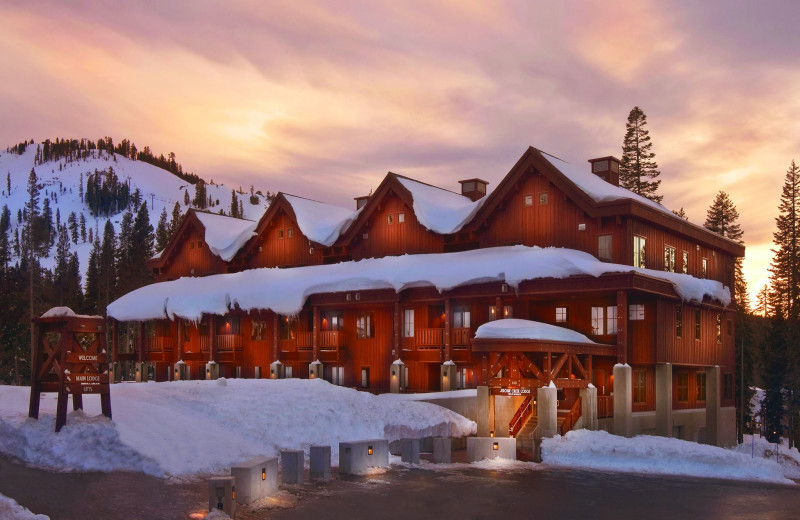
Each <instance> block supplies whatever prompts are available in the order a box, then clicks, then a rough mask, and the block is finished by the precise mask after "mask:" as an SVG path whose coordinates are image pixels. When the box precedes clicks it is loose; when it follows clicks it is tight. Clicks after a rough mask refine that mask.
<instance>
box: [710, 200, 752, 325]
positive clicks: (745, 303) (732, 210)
mask: <svg viewBox="0 0 800 520" xmlns="http://www.w3.org/2000/svg"><path fill="white" fill-rule="evenodd" d="M703 226H705V227H706V229H709V230H710V231H713V232H714V233H716V234H718V235H721V236H723V237H725V238H729V239H731V240H733V241H735V242H738V243H740V244H744V240H742V236H743V235H744V232H743V231H742V226H741V225H740V224H739V212H738V211H737V210H736V205H735V204H734V203H733V201H731V199H730V196H729V195H728V194H727V193H725V192H724V191H720V192H719V193H717V196H716V197H715V198H714V202H712V203H711V206H710V207H709V208H708V211H707V213H706V221H705V223H704V224H703ZM733 289H734V296H735V299H736V305H737V307H738V308H740V309H741V310H742V311H743V312H745V313H749V312H750V297H749V296H748V295H747V281H746V280H745V278H744V273H743V272H742V259H741V258H737V259H736V264H735V267H734V287H733Z"/></svg>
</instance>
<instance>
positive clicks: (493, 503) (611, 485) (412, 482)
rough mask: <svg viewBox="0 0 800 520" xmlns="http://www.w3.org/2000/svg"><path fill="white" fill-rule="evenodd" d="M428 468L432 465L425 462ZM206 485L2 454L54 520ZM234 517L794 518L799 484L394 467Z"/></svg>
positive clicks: (96, 516)
mask: <svg viewBox="0 0 800 520" xmlns="http://www.w3.org/2000/svg"><path fill="white" fill-rule="evenodd" d="M427 467H428V468H430V467H431V466H427ZM206 489H207V488H206V483H205V481H200V482H194V483H183V484H168V483H166V482H165V481H163V480H159V479H155V478H152V477H147V476H145V475H142V474H138V473H110V474H107V473H52V472H48V471H43V470H38V469H32V468H27V467H24V466H22V465H19V464H16V463H13V462H11V461H8V460H5V459H0V493H3V494H5V495H7V496H11V497H12V498H14V499H15V500H17V501H18V502H19V503H21V504H22V505H24V506H26V507H28V508H29V509H31V510H32V511H33V512H35V513H42V514H46V515H49V516H50V517H51V518H52V519H53V520H62V519H63V520H72V519H92V520H100V519H108V520H115V519H126V520H131V519H138V518H142V519H162V518H163V519H184V518H202V515H201V512H202V511H203V509H204V506H205V505H206V504H207V502H206V494H205V493H206ZM259 506H260V507H261V508H262V509H259V510H240V512H239V514H237V518H240V519H242V518H243V519H264V518H270V519H271V518H275V519H299V518H303V519H306V518H315V519H328V518H331V519H336V518H347V519H358V518H370V519H375V518H380V519H402V520H409V519H418V518H438V519H443V518H458V519H493V520H494V519H497V518H542V519H548V520H549V519H553V518H563V519H571V518H591V519H593V520H602V519H614V520H619V519H626V518H648V519H660V518H664V519H667V518H669V519H670V520H674V519H675V518H681V519H692V518H697V519H704V520H708V519H717V518H719V519H733V520H738V519H776V520H777V519H797V518H800V486H784V485H773V484H758V483H751V482H737V481H721V480H708V479H692V478H685V477H664V476H652V475H635V474H622V473H603V472H589V471H578V470H566V469H553V468H548V467H543V466H536V468H535V469H527V468H526V469H503V470H487V469H476V468H473V467H463V468H461V467H457V469H450V470H448V471H432V470H430V469H409V468H405V467H396V466H395V467H393V469H392V470H390V471H387V472H385V473H382V474H376V475H372V476H368V477H346V478H341V479H334V480H332V481H329V482H327V483H322V484H320V483H315V484H306V485H304V486H290V487H286V488H284V489H282V490H281V492H280V493H279V494H278V495H277V496H275V497H272V498H270V499H267V500H265V501H264V502H262V503H260V504H259Z"/></svg>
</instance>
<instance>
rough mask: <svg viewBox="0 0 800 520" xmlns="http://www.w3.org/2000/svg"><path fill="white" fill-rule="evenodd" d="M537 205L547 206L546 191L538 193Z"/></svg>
mask: <svg viewBox="0 0 800 520" xmlns="http://www.w3.org/2000/svg"><path fill="white" fill-rule="evenodd" d="M539 204H541V205H545V204H547V192H546V191H540V192H539Z"/></svg>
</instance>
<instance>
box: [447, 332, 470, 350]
mask: <svg viewBox="0 0 800 520" xmlns="http://www.w3.org/2000/svg"><path fill="white" fill-rule="evenodd" d="M450 338H451V341H450V345H452V347H453V348H454V349H457V350H461V349H468V348H469V340H470V338H472V329H470V328H469V327H461V328H458V329H453V330H452V331H450Z"/></svg>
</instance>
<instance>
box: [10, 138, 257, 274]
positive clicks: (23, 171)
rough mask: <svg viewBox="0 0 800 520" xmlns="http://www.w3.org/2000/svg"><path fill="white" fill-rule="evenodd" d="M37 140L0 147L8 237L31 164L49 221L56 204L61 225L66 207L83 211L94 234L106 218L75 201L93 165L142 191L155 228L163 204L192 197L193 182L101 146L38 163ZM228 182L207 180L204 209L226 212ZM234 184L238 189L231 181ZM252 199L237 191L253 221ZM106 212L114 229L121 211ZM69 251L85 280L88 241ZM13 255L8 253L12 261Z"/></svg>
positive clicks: (47, 262) (44, 261) (169, 208)
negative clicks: (18, 149)
mask: <svg viewBox="0 0 800 520" xmlns="http://www.w3.org/2000/svg"><path fill="white" fill-rule="evenodd" d="M36 147H37V145H30V146H28V147H27V148H26V150H25V151H24V152H23V153H22V154H21V155H17V154H16V153H13V152H6V151H4V150H2V151H0V185H1V186H2V192H0V193H1V194H0V208H2V206H3V205H7V206H8V208H9V210H11V223H12V224H11V232H10V236H11V238H12V241H13V237H14V233H15V231H16V229H17V228H18V227H19V226H20V223H19V221H18V220H17V212H18V211H19V210H21V209H22V208H23V207H24V206H25V202H26V201H27V199H28V192H27V183H28V176H29V174H30V171H31V168H34V170H35V172H36V175H37V177H38V179H39V184H40V186H41V187H42V189H41V197H40V205H41V203H42V202H43V201H44V199H45V198H46V197H49V198H50V204H51V207H52V210H53V220H54V222H55V214H56V209H58V210H59V211H60V213H61V223H62V224H64V223H65V222H66V221H67V218H68V217H69V214H70V213H71V212H73V211H74V212H75V214H76V216H77V217H78V218H80V215H81V214H83V215H84V217H85V218H86V228H87V232H88V229H89V228H92V229H94V234H95V235H97V233H98V231H99V232H100V233H101V234H102V232H103V226H104V225H105V221H106V217H98V218H95V217H93V216H92V214H91V212H90V211H89V207H88V206H87V205H86V204H85V203H84V202H82V201H81V198H80V192H81V190H80V184H81V176H82V177H83V184H84V186H83V187H84V189H85V188H86V186H85V184H86V180H87V177H88V174H89V173H93V172H94V171H95V170H98V171H101V170H106V169H108V167H109V166H110V167H112V168H113V169H114V172H115V173H116V175H117V177H118V178H119V181H120V182H121V183H129V185H130V191H131V193H132V192H133V191H135V190H136V189H139V190H140V192H141V193H142V200H145V201H147V203H148V205H147V209H148V211H149V215H150V223H151V224H152V225H153V228H154V229H155V227H156V225H157V224H158V218H159V216H160V215H161V211H162V209H164V208H166V210H167V214H168V215H171V214H172V208H173V206H174V204H175V202H180V205H181V209H182V211H183V212H184V213H185V212H186V210H187V209H188V208H189V207H190V206H186V205H184V194H185V192H186V191H187V190H188V192H189V198H190V199H192V198H194V186H193V185H192V184H189V183H187V182H186V181H184V180H182V179H180V178H178V177H176V176H175V175H173V174H172V173H170V172H168V171H166V170H163V169H161V168H158V167H156V166H153V165H151V164H149V163H146V162H143V161H133V160H130V159H128V158H126V157H123V156H121V155H119V154H113V153H109V152H106V151H103V150H92V151H91V155H90V156H89V158H87V159H85V160H75V161H69V162H68V161H66V160H65V159H61V160H58V161H50V162H45V163H42V164H38V165H36V164H35V161H34V157H35V154H36ZM7 176H10V181H11V191H10V193H9V192H8V191H7V186H6V179H7ZM231 189H232V188H231V187H226V186H224V185H222V184H214V185H212V184H207V185H206V193H207V195H208V196H210V197H211V198H212V200H214V201H215V202H216V201H217V200H218V201H219V205H215V206H214V207H210V208H207V210H208V211H212V212H215V213H216V212H218V211H219V210H220V209H223V210H224V211H225V213H226V214H227V213H229V210H230V201H231ZM234 189H238V186H236V187H235V188H234ZM256 196H257V197H258V204H251V203H250V193H249V192H248V193H246V194H244V195H239V199H240V200H241V201H242V204H243V208H244V217H245V218H247V219H250V220H256V221H257V220H258V219H259V218H260V217H261V215H262V214H263V213H264V211H265V210H266V208H267V205H268V204H267V201H266V197H265V196H263V195H258V194H256ZM123 212H124V208H123V211H120V212H119V213H118V214H116V215H113V216H111V217H108V218H109V219H110V220H111V222H112V224H114V229H115V231H116V232H117V233H119V228H120V221H121V220H122V213H123ZM20 231H21V230H20ZM70 247H71V250H72V251H77V253H78V258H79V260H80V268H81V277H82V279H81V280H82V282H85V274H86V268H87V264H88V260H89V253H90V252H91V249H92V245H91V244H90V243H89V242H88V240H87V242H85V243H84V242H81V240H80V239H79V240H78V243H77V244H71V246H70ZM55 254H56V248H55V247H52V248H51V250H50V257H49V258H45V259H42V266H43V267H45V268H48V269H52V268H53V266H54V264H55ZM16 261H17V258H12V263H13V262H16Z"/></svg>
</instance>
